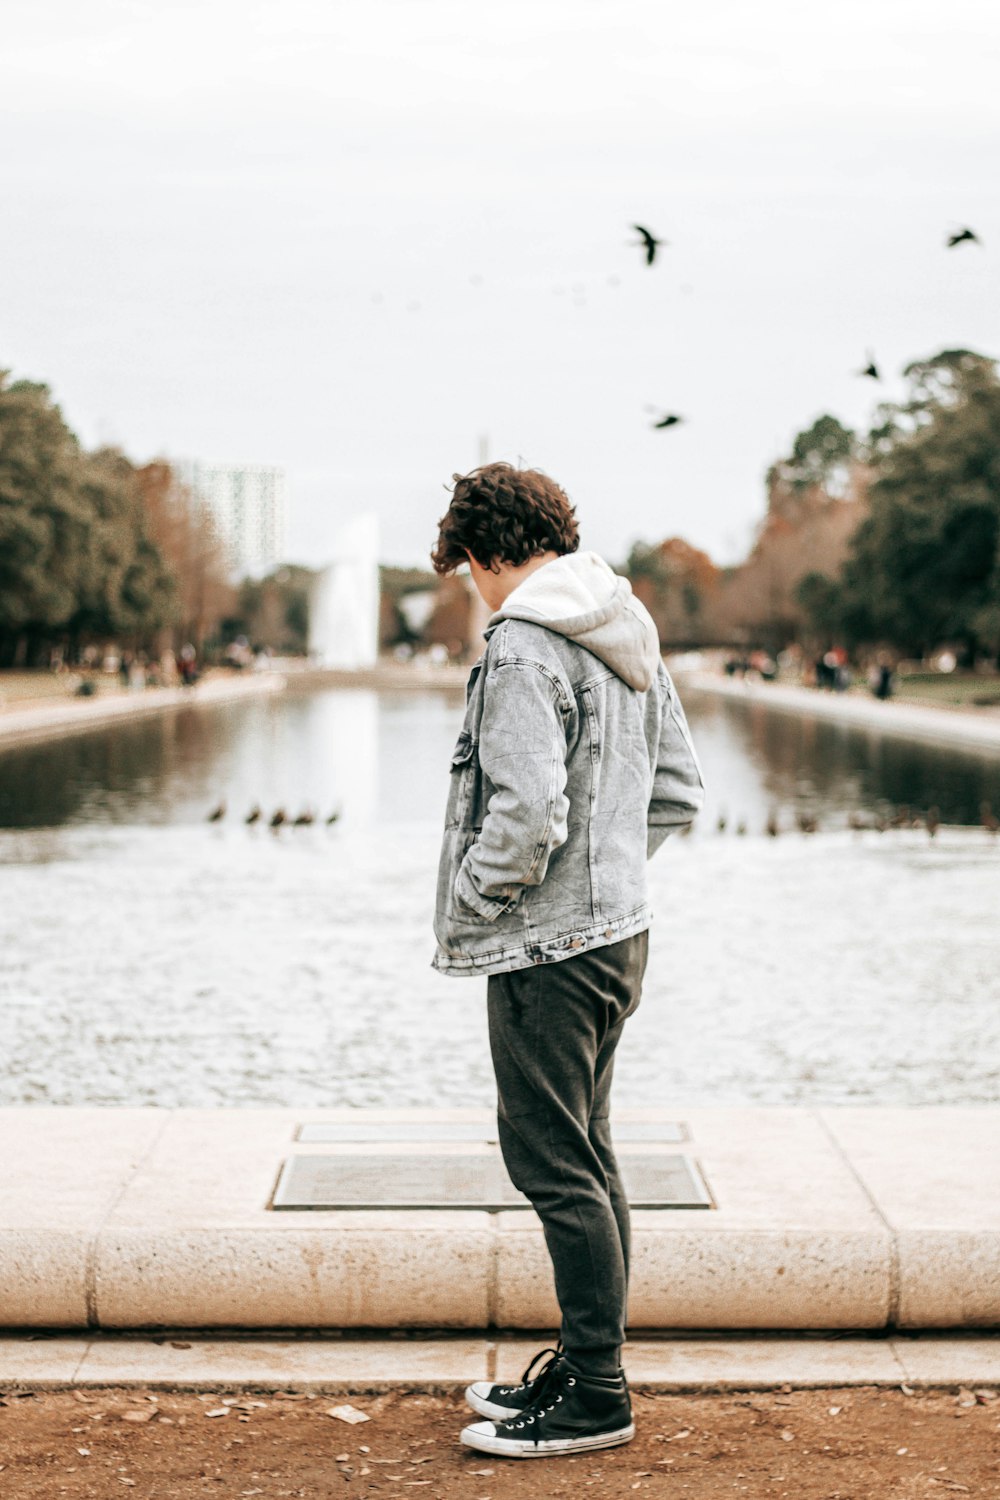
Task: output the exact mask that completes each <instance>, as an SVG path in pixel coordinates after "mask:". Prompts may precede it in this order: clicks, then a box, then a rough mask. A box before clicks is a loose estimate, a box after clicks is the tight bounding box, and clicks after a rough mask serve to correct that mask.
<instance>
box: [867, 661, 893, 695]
mask: <svg viewBox="0 0 1000 1500" xmlns="http://www.w3.org/2000/svg"><path fill="white" fill-rule="evenodd" d="M868 685H869V687H870V688H871V690H872V692H873V693H874V694H875V697H876V698H881V699H883V700H884V699H886V698H890V697H891V696H892V667H891V666H890V664H889V663H888V662H887V661H879V662H876V664H875V666H874V667H872V670H871V672H870V673H869V674H868Z"/></svg>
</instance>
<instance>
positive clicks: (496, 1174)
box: [272, 1151, 712, 1211]
mask: <svg viewBox="0 0 1000 1500" xmlns="http://www.w3.org/2000/svg"><path fill="white" fill-rule="evenodd" d="M619 1165H620V1167H621V1171H622V1176H623V1178H624V1180H625V1186H626V1189H627V1191H628V1198H629V1203H630V1204H631V1205H632V1207H633V1208H711V1207H712V1198H711V1194H710V1193H709V1191H708V1188H707V1186H706V1184H705V1180H704V1178H703V1177H702V1175H701V1171H700V1169H699V1167H698V1165H697V1163H695V1162H694V1161H692V1160H691V1158H690V1157H688V1156H677V1155H645V1156H644V1155H638V1154H636V1155H628V1156H623V1157H622V1158H621V1160H620V1163H619ZM272 1207H273V1208H275V1209H337V1208H340V1209H351V1208H449V1209H468V1208H471V1209H487V1210H491V1211H496V1210H499V1209H504V1208H528V1207H530V1205H529V1203H528V1200H527V1199H526V1198H525V1197H523V1196H522V1194H520V1193H519V1192H518V1191H517V1189H516V1188H515V1187H514V1186H513V1185H512V1183H511V1181H510V1179H509V1177H508V1176H507V1172H506V1169H505V1167H504V1164H503V1159H502V1158H501V1156H500V1153H499V1152H498V1151H484V1152H479V1153H476V1154H475V1155H462V1156H458V1155H448V1154H445V1153H443V1152H439V1153H437V1154H435V1155H426V1156H424V1155H420V1156H416V1155H415V1156H381V1155H380V1156H376V1155H355V1154H351V1155H339V1154H338V1155H333V1154H332V1153H330V1154H327V1155H312V1156H291V1157H289V1158H288V1160H287V1161H286V1162H285V1163H284V1165H283V1167H282V1169H281V1175H280V1177H279V1178H278V1186H277V1188H276V1189H275V1193H274V1200H273V1203H272Z"/></svg>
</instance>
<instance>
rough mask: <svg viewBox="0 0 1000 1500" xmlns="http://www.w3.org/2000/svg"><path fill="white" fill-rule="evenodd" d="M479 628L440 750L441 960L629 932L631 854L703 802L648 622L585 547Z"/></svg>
mask: <svg viewBox="0 0 1000 1500" xmlns="http://www.w3.org/2000/svg"><path fill="white" fill-rule="evenodd" d="M546 575H548V576H546ZM486 641H487V645H486V650H485V652H484V654H483V656H482V657H481V658H480V660H479V661H478V662H477V663H476V664H475V666H474V667H473V668H472V673H471V676H470V678H469V684H468V689H467V694H466V698H467V703H466V713H465V722H464V724H463V726H462V732H461V734H460V735H459V737H458V742H457V744H456V746H455V750H454V753H453V755H452V760H451V785H450V789H449V796H448V806H447V813H446V816H445V830H444V839H443V843H442V849H441V860H440V866H439V872H438V884H437V903H436V912H435V920H434V931H435V935H436V937H437V951H436V954H435V957H434V967H435V968H437V969H440V970H441V971H442V972H443V973H447V974H459V975H460V974H496V973H501V972H504V971H508V970H512V969H522V968H527V967H528V966H529V965H530V964H543V963H554V962H557V961H558V960H560V959H564V958H569V957H571V956H572V955H573V954H575V953H578V952H581V951H582V950H584V949H588V948H596V947H601V946H603V945H604V944H607V943H612V942H617V941H618V940H619V939H621V938H626V937H629V936H631V935H632V934H633V933H636V932H641V931H643V930H644V929H645V928H646V927H647V926H648V925H649V922H650V919H651V915H652V913H651V911H650V907H649V901H648V895H647V889H646V860H647V858H648V857H649V856H650V855H651V854H652V853H654V851H655V850H656V849H657V848H658V847H659V845H660V844H661V843H662V842H663V840H664V839H665V838H666V836H667V835H668V834H669V833H670V832H672V831H673V830H674V829H677V828H680V827H683V826H685V825H686V824H688V823H690V822H691V821H692V820H693V818H694V817H695V815H696V814H697V812H698V810H699V808H700V807H701V805H702V801H703V799H704V783H703V779H702V774H701V767H700V765H699V762H698V758H697V755H696V753H695V749H694V746H693V744H692V742H691V736H690V732H689V730H688V726H687V720H686V718H685V716H684V710H683V708H682V707H681V704H680V700H679V698H678V697H677V692H676V689H675V688H674V684H673V682H672V680H671V678H670V675H669V673H668V672H667V670H666V668H665V666H664V665H663V662H662V660H661V658H660V653H659V642H658V640H657V637H656V630H655V627H654V626H653V622H652V620H651V619H650V617H649V615H648V613H647V612H646V610H645V609H644V608H643V606H642V605H641V604H640V603H639V601H638V600H636V599H635V598H634V597H633V596H632V593H631V589H630V586H629V584H628V582H627V580H626V579H623V578H618V577H617V576H616V575H615V574H614V573H613V572H612V571H611V569H610V568H609V567H608V566H607V564H606V563H604V562H603V561H602V560H601V559H600V558H598V557H597V556H596V555H595V554H593V553H583V554H572V555H570V556H567V557H561V558H559V559H557V560H556V561H555V562H552V563H547V564H545V566H543V567H542V568H539V569H537V570H536V572H535V573H533V574H531V575H530V576H529V578H528V579H527V580H526V581H525V583H523V584H522V585H521V586H520V587H519V588H518V589H516V590H515V591H514V592H513V593H512V594H511V595H510V596H509V598H508V599H507V601H506V603H505V605H504V606H503V608H502V609H501V610H500V611H499V612H498V613H497V614H496V615H494V616H493V617H492V618H491V620H490V622H489V626H488V628H487V630H486Z"/></svg>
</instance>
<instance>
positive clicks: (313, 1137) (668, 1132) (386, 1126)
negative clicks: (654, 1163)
mask: <svg viewBox="0 0 1000 1500" xmlns="http://www.w3.org/2000/svg"><path fill="white" fill-rule="evenodd" d="M612 1134H613V1135H614V1138H615V1140H616V1141H657V1142H662V1143H663V1144H664V1145H676V1144H677V1143H678V1142H680V1141H686V1140H687V1139H688V1133H687V1129H686V1127H685V1126H684V1125H683V1124H681V1123H680V1122H679V1121H677V1120H620V1121H619V1122H618V1123H617V1124H616V1125H614V1126H613V1127H612ZM496 1138H497V1127H496V1121H495V1120H493V1121H490V1122H484V1123H482V1124H480V1123H479V1122H478V1121H476V1120H404V1121H398V1120H397V1121H391V1120H365V1119H364V1118H361V1119H358V1120H310V1121H309V1122H308V1123H307V1124H305V1125H300V1126H299V1128H298V1130H297V1131H296V1133H295V1139H296V1140H298V1141H302V1143H303V1144H304V1145H311V1146H332V1145H335V1144H340V1143H347V1144H350V1143H351V1142H354V1141H358V1142H364V1141H390V1142H391V1141H483V1142H495V1141H496Z"/></svg>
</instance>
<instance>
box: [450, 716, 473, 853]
mask: <svg viewBox="0 0 1000 1500" xmlns="http://www.w3.org/2000/svg"><path fill="white" fill-rule="evenodd" d="M478 780H479V759H478V757H477V755H476V742H475V740H474V739H473V738H472V735H471V734H470V733H469V731H468V730H467V729H463V730H462V733H461V734H460V735H459V737H458V742H457V743H456V745H455V748H454V750H453V751H452V753H451V784H450V786H449V788H448V812H447V816H446V820H445V821H446V824H447V826H448V827H449V828H459V827H468V826H469V825H470V823H471V821H472V810H473V807H474V805H475V803H476V802H477V801H478V798H477V796H476V783H477V782H478Z"/></svg>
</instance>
